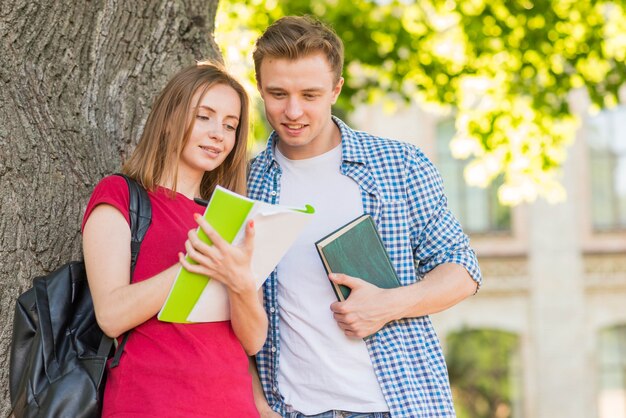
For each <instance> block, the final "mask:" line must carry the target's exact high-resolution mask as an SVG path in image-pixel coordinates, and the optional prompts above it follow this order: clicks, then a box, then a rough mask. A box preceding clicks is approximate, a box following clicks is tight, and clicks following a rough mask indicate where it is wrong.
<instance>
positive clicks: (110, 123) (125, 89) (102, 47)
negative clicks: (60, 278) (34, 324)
mask: <svg viewBox="0 0 626 418" xmlns="http://www.w3.org/2000/svg"><path fill="white" fill-rule="evenodd" d="M216 8H217V0H209V1H207V0H141V1H130V2H129V1H122V0H93V1H88V0H79V1H71V0H48V1H34V2H33V1H32V0H28V1H26V0H2V1H1V2H0V206H1V208H2V212H1V214H0V416H7V414H8V413H9V411H10V401H9V389H8V372H9V349H10V342H11V333H12V322H13V309H14V305H15V299H16V298H17V296H18V295H19V294H20V293H21V292H23V291H24V290H25V289H26V288H28V287H29V286H30V285H31V282H32V279H33V277H35V276H38V275H42V274H45V273H47V272H49V271H51V270H53V269H54V268H56V267H58V266H60V265H61V264H64V263H65V262H67V261H69V260H71V259H77V258H80V256H81V255H80V254H81V252H80V247H81V240H80V222H81V219H82V214H83V211H84V208H85V205H86V203H87V199H88V197H89V194H90V192H91V190H92V189H93V187H94V185H95V184H96V183H97V182H98V181H99V180H100V179H101V178H102V177H103V176H105V175H107V174H110V173H113V172H116V171H118V170H119V169H120V167H121V162H122V160H123V159H124V158H125V157H126V156H127V155H128V154H129V152H130V151H131V150H132V148H133V147H134V145H135V144H136V142H137V140H138V139H139V135H140V133H141V129H142V127H143V124H144V122H145V119H146V117H147V114H148V111H149V109H150V106H151V103H152V100H153V98H154V96H155V94H156V93H157V92H158V91H160V90H161V89H162V88H163V86H164V85H165V83H166V82H167V80H168V79H169V77H170V76H171V75H172V74H173V73H174V72H176V71H177V70H178V69H180V68H182V67H184V66H187V65H190V64H193V63H194V60H200V59H215V60H221V58H220V55H219V52H218V48H217V46H216V45H215V42H214V40H213V29H214V22H215V13H216Z"/></svg>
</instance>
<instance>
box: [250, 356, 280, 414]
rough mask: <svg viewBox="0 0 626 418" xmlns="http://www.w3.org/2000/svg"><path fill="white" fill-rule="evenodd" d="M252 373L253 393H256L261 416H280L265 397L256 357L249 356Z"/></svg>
mask: <svg viewBox="0 0 626 418" xmlns="http://www.w3.org/2000/svg"><path fill="white" fill-rule="evenodd" d="M248 361H249V367H248V368H249V370H250V375H251V376H252V393H253V395H254V404H255V405H256V409H257V410H258V411H259V414H260V415H261V418H280V414H278V413H276V412H274V410H273V409H272V408H270V406H269V404H268V403H267V399H265V394H264V393H263V386H262V385H261V379H259V372H258V371H257V369H256V360H255V359H254V357H248Z"/></svg>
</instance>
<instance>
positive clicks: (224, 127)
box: [179, 84, 241, 177]
mask: <svg viewBox="0 0 626 418" xmlns="http://www.w3.org/2000/svg"><path fill="white" fill-rule="evenodd" d="M201 93H202V89H199V91H197V92H196V94H195V95H194V97H193V99H192V101H191V103H192V105H191V108H190V109H189V114H190V115H193V114H194V112H195V110H196V107H197V115H196V117H195V120H194V121H191V123H192V124H193V128H192V131H191V136H190V137H189V140H188V141H187V144H186V145H185V148H183V152H182V155H181V159H180V163H179V176H180V175H181V174H182V175H183V176H185V175H186V176H192V177H202V176H203V175H204V173H205V172H206V171H212V170H215V169H216V168H217V167H219V165H220V164H222V163H223V162H224V160H225V159H226V157H227V156H228V154H229V153H230V152H231V151H232V150H233V148H234V146H235V140H236V133H237V126H239V118H240V116H241V100H240V99H239V95H238V94H237V92H236V91H235V90H234V89H233V88H232V87H230V86H228V85H225V84H217V85H214V86H213V87H211V88H209V90H207V92H206V94H205V95H204V97H203V98H202V100H200V101H198V100H199V98H200V95H201Z"/></svg>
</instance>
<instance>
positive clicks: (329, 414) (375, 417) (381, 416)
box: [285, 411, 391, 418]
mask: <svg viewBox="0 0 626 418" xmlns="http://www.w3.org/2000/svg"><path fill="white" fill-rule="evenodd" d="M285 416H286V417H287V418H390V417H391V415H389V412H349V411H326V412H322V413H321V414H317V415H304V414H302V413H300V412H287V415H285Z"/></svg>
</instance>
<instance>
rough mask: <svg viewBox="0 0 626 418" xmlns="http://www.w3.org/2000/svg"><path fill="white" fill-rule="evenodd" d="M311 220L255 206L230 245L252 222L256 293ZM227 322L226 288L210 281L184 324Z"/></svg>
mask: <svg viewBox="0 0 626 418" xmlns="http://www.w3.org/2000/svg"><path fill="white" fill-rule="evenodd" d="M312 216H314V215H313V214H307V213H302V212H298V211H293V210H290V209H284V208H282V209H281V208H277V207H276V206H273V205H269V204H265V203H261V202H257V203H256V204H255V207H254V208H253V209H252V210H251V211H250V215H249V216H248V219H246V222H245V223H244V227H243V228H242V229H241V230H240V231H239V233H238V234H237V236H236V237H235V239H234V240H233V243H235V244H237V243H239V242H241V240H242V238H243V234H244V233H245V225H246V224H247V222H248V220H249V219H253V220H254V229H255V236H254V253H253V255H252V274H253V276H254V279H255V281H256V287H257V289H259V288H260V287H261V286H262V285H263V282H264V281H265V279H266V278H267V276H269V274H270V273H271V272H272V271H273V270H274V268H275V267H276V265H277V264H278V262H279V261H280V259H281V258H282V257H283V256H284V255H285V253H286V252H287V250H288V249H289V247H291V245H292V244H293V243H294V241H295V240H296V238H297V237H298V235H299V234H300V232H302V230H303V229H304V227H305V225H306V224H307V223H308V222H309V221H310V220H311V217H312ZM228 319H230V311H229V304H228V294H227V292H226V287H225V286H224V285H223V284H222V283H220V282H218V281H217V280H214V279H211V280H209V283H208V284H207V286H206V287H205V288H204V290H203V292H202V294H201V295H200V298H199V299H198V302H196V305H195V306H194V308H193V310H192V311H191V313H190V314H189V316H188V317H187V320H188V321H191V322H215V321H225V320H228Z"/></svg>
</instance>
